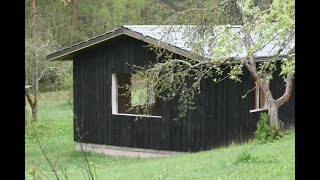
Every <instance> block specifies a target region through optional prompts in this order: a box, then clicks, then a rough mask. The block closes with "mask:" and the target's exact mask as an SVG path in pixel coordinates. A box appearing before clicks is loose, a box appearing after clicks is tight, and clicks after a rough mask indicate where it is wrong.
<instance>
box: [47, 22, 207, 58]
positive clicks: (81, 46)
mask: <svg viewBox="0 0 320 180" xmlns="http://www.w3.org/2000/svg"><path fill="white" fill-rule="evenodd" d="M120 35H126V36H129V37H132V38H135V39H138V40H141V41H143V42H146V43H149V44H152V45H154V46H157V47H160V48H164V49H166V50H168V51H170V52H173V53H176V54H178V55H181V56H184V57H186V58H190V59H195V60H199V61H204V60H209V59H208V58H205V57H203V56H200V55H198V54H194V53H191V52H189V51H186V50H184V49H181V48H179V47H176V46H173V45H170V44H168V43H165V42H163V41H160V40H157V39H154V38H151V37H148V36H144V35H142V34H141V33H138V32H135V31H132V30H130V29H128V28H126V27H121V28H119V29H116V30H114V31H110V32H107V33H105V34H103V35H100V36H96V37H94V38H91V39H88V40H87V41H82V42H80V43H78V44H75V45H72V46H70V47H67V48H64V49H61V50H59V51H56V52H53V53H51V54H49V55H47V56H46V59H47V60H50V61H63V60H73V59H74V55H75V54H78V53H80V52H82V51H84V50H86V49H87V48H89V47H92V46H95V45H98V44H100V43H102V42H105V41H108V40H110V39H113V38H115V37H118V36H120Z"/></svg>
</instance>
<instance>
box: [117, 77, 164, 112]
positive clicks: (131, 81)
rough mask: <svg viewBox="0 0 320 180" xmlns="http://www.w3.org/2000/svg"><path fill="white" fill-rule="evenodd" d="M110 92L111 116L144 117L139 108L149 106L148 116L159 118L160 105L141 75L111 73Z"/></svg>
mask: <svg viewBox="0 0 320 180" xmlns="http://www.w3.org/2000/svg"><path fill="white" fill-rule="evenodd" d="M128 86H130V87H131V88H127V87H128ZM129 89H130V92H128V90H129ZM111 92H112V114H117V115H127V116H145V115H143V114H144V113H143V112H142V109H141V107H142V106H145V105H148V106H151V110H150V113H151V114H150V115H148V116H150V117H161V116H160V115H161V112H160V109H161V108H160V103H159V101H157V99H156V97H155V94H154V91H153V87H152V84H151V83H150V82H147V81H146V78H145V77H143V76H142V75H136V74H126V73H113V74H112V85H111Z"/></svg>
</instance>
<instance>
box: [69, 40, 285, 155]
mask: <svg viewBox="0 0 320 180" xmlns="http://www.w3.org/2000/svg"><path fill="white" fill-rule="evenodd" d="M144 45H146V44H145V43H143V42H141V41H138V40H135V39H133V38H129V37H126V36H122V37H118V38H115V39H113V40H109V41H108V43H105V44H102V45H101V46H98V47H94V48H92V49H89V50H88V51H86V52H85V53H83V54H79V55H77V56H76V57H75V60H74V61H73V63H74V65H73V68H74V69H73V73H74V112H75V117H74V128H75V133H74V140H75V141H77V142H80V141H81V142H84V143H95V144H106V145H115V146H126V147H137V148H149V149H160V150H174V151H199V150H206V149H210V148H213V147H217V146H222V145H227V144H229V143H231V141H234V142H243V141H246V140H248V139H249V138H252V137H253V135H254V130H255V127H256V123H257V121H258V118H259V114H260V112H256V113H249V110H250V109H249V105H248V104H249V98H248V97H247V98H245V99H242V98H241V96H242V95H244V94H245V93H246V92H247V91H248V90H249V83H250V82H249V77H248V76H249V74H248V72H247V71H245V73H244V78H243V82H242V83H234V82H232V81H230V80H225V81H222V82H221V83H218V84H214V83H213V82H212V81H211V80H205V81H204V82H203V83H202V85H201V91H202V93H201V94H200V95H199V96H198V97H197V100H196V106H197V108H196V109H195V110H193V111H191V112H189V113H188V114H187V116H186V117H185V118H184V119H183V120H180V121H173V119H174V118H175V117H177V99H176V98H175V99H173V100H172V101H169V102H163V103H162V105H161V111H162V118H150V117H149V118H141V119H136V117H133V116H123V115H112V111H111V74H112V73H132V69H131V67H130V66H129V65H128V64H135V65H144V64H147V63H148V62H149V61H153V62H154V61H155V59H156V58H155V55H154V53H153V52H152V51H149V50H147V49H146V48H145V47H143V46H144ZM289 110H290V109H289ZM289 110H287V111H289ZM78 130H80V131H78Z"/></svg>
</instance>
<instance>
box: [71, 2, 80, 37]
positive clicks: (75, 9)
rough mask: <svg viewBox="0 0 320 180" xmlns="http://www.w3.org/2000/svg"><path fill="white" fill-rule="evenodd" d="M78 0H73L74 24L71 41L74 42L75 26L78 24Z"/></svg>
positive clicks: (72, 25)
mask: <svg viewBox="0 0 320 180" xmlns="http://www.w3.org/2000/svg"><path fill="white" fill-rule="evenodd" d="M76 6H77V0H72V24H71V34H70V35H71V36H70V38H71V43H73V35H74V32H73V31H74V28H75V27H76V25H77V19H78V18H77V7H76Z"/></svg>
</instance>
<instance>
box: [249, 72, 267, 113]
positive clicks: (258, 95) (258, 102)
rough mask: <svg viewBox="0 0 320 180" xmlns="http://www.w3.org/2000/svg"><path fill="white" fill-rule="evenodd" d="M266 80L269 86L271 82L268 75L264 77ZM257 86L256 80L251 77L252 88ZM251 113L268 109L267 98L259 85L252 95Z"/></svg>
mask: <svg viewBox="0 0 320 180" xmlns="http://www.w3.org/2000/svg"><path fill="white" fill-rule="evenodd" d="M264 80H267V84H268V85H269V80H268V79H267V74H266V75H265V76H264ZM255 86H256V84H255V81H254V79H253V78H252V77H251V88H250V89H253V88H254V87H255ZM250 94H251V95H250V101H251V102H250V109H251V110H250V112H253V111H257V110H262V109H265V108H266V107H265V106H266V103H265V102H266V98H265V94H264V92H263V90H262V89H261V88H260V87H259V86H258V85H257V86H256V87H255V89H254V91H253V92H252V93H250Z"/></svg>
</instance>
